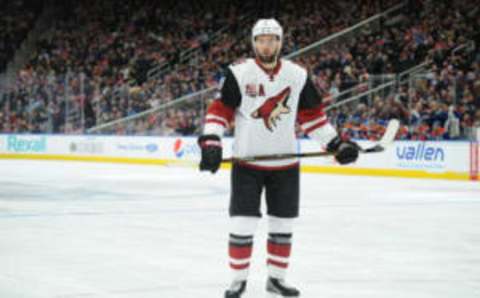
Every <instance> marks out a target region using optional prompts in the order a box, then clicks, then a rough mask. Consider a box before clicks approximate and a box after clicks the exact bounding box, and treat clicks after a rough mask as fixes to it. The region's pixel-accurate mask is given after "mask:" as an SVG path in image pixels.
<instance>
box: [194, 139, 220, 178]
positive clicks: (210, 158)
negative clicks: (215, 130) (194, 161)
mask: <svg viewBox="0 0 480 298" xmlns="http://www.w3.org/2000/svg"><path fill="white" fill-rule="evenodd" d="M198 145H199V146H200V148H201V149H202V160H201V161H200V171H210V172H212V173H216V172H217V171H218V168H220V163H221V162H222V141H221V140H220V137H218V136H217V135H203V136H200V137H199V138H198Z"/></svg>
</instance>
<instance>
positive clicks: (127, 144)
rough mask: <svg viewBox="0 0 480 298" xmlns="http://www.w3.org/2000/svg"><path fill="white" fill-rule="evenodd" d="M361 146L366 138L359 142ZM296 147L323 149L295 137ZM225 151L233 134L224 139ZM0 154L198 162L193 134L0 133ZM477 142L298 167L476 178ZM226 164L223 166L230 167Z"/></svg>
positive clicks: (416, 146)
mask: <svg viewBox="0 0 480 298" xmlns="http://www.w3.org/2000/svg"><path fill="white" fill-rule="evenodd" d="M359 143H360V145H362V146H368V145H370V144H369V143H368V142H359ZM298 145H299V146H298V147H299V151H301V152H312V151H319V150H321V148H320V146H319V145H318V143H316V142H315V141H312V140H308V139H302V140H299V144H298ZM223 146H224V156H225V157H228V156H230V155H231V148H232V139H231V138H224V140H223ZM0 158H4V159H5V158H6V159H40V160H68V161H91V162H116V163H135V164H152V165H178V166H191V167H196V166H197V163H198V160H199V159H200V149H199V148H198V146H197V144H196V138H193V137H137V136H73V135H67V136H65V135H27V134H18V135H15V134H11V135H0ZM479 163H480V160H479V146H478V143H471V142H461V141H458V142H457V141H456V142H440V141H438V142H436V141H435V142H413V141H397V142H395V143H394V145H392V146H391V147H389V148H388V149H387V150H386V151H385V152H383V153H378V154H363V155H361V156H360V158H359V160H358V161H357V162H356V163H355V164H354V165H349V166H339V165H337V164H336V163H335V161H334V160H333V159H332V158H325V157H323V158H305V159H303V160H302V171H304V172H308V173H331V174H346V175H368V176H394V177H411V178H438V179H453V180H469V179H470V180H478V171H479ZM228 166H229V165H225V166H224V168H228Z"/></svg>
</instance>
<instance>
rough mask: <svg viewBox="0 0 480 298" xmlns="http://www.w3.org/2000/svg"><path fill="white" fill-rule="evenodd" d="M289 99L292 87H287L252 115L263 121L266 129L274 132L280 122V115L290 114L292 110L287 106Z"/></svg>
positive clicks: (268, 99)
mask: <svg viewBox="0 0 480 298" xmlns="http://www.w3.org/2000/svg"><path fill="white" fill-rule="evenodd" d="M289 97H290V87H287V88H285V89H283V90H282V91H280V93H278V94H277V95H274V96H272V97H270V98H267V100H266V101H265V102H264V103H263V104H262V106H261V107H260V108H258V109H257V110H256V111H255V112H253V113H252V117H253V118H256V119H263V122H264V124H265V127H266V128H267V129H268V130H270V131H273V128H274V127H276V126H277V121H280V115H282V114H288V113H290V108H289V107H288V106H287V101H288V98H289Z"/></svg>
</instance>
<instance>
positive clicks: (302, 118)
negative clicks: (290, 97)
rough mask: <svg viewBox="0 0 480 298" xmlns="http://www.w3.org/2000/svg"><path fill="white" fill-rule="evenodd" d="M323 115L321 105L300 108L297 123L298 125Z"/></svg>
mask: <svg viewBox="0 0 480 298" xmlns="http://www.w3.org/2000/svg"><path fill="white" fill-rule="evenodd" d="M323 116H325V112H324V111H323V107H322V106H318V107H316V108H313V109H301V110H299V111H298V123H299V124H300V125H302V124H304V123H307V122H311V121H314V120H316V119H319V118H322V117H323Z"/></svg>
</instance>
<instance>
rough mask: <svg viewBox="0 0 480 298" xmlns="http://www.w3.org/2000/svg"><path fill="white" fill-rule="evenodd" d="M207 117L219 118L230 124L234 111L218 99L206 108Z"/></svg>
mask: <svg viewBox="0 0 480 298" xmlns="http://www.w3.org/2000/svg"><path fill="white" fill-rule="evenodd" d="M207 115H215V116H217V117H221V118H223V119H225V120H226V121H227V122H228V123H230V122H231V121H232V120H233V116H234V110H233V109H232V108H231V107H229V106H227V105H225V104H224V103H223V102H222V101H221V100H220V99H216V100H214V101H213V102H212V104H210V106H209V107H208V110H207Z"/></svg>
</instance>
